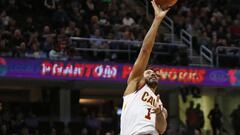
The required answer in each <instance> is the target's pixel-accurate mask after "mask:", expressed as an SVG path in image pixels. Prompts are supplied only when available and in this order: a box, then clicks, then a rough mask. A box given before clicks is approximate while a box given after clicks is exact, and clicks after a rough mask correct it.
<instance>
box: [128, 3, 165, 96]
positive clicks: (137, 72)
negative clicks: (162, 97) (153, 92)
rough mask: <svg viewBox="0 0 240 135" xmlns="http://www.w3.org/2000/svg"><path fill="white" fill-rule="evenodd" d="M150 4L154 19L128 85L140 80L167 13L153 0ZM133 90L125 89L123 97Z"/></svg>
mask: <svg viewBox="0 0 240 135" xmlns="http://www.w3.org/2000/svg"><path fill="white" fill-rule="evenodd" d="M151 3H152V6H153V9H154V12H155V17H154V20H153V23H152V26H151V27H150V29H149V31H148V33H147V34H146V36H145V38H144V40H143V45H142V48H141V50H140V53H139V55H138V57H137V60H136V61H135V63H134V66H133V69H132V71H131V73H130V76H129V78H128V85H129V84H130V83H132V82H133V83H134V84H136V82H138V81H140V80H141V78H142V76H143V72H144V70H145V69H146V67H147V65H148V61H149V57H150V54H151V52H152V48H153V45H154V42H155V38H156V35H157V31H158V27H159V25H160V23H161V21H162V19H163V18H164V17H165V15H166V13H167V11H168V10H165V11H163V10H162V9H161V8H160V7H159V6H158V5H156V3H155V1H154V0H152V2H151ZM135 90H136V89H133V88H127V89H126V90H125V92H124V95H128V94H131V93H133V92H134V91H135Z"/></svg>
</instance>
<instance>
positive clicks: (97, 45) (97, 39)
mask: <svg viewBox="0 0 240 135" xmlns="http://www.w3.org/2000/svg"><path fill="white" fill-rule="evenodd" d="M91 38H92V39H93V40H92V41H91V42H90V43H91V48H93V49H95V51H94V52H93V56H94V57H95V58H101V59H102V58H103V59H105V58H106V55H107V54H106V53H107V52H106V51H105V52H104V53H102V52H99V51H97V49H108V48H109V46H108V44H107V43H106V42H103V41H102V39H103V38H102V34H101V31H100V29H96V30H95V32H94V35H92V36H91ZM100 55H101V56H100Z"/></svg>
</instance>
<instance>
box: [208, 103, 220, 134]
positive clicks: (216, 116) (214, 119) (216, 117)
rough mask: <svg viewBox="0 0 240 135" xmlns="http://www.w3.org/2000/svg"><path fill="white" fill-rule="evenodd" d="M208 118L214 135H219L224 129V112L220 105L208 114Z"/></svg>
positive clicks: (216, 105) (215, 106)
mask: <svg viewBox="0 0 240 135" xmlns="http://www.w3.org/2000/svg"><path fill="white" fill-rule="evenodd" d="M208 118H209V120H210V123H211V126H212V130H213V135H218V134H219V133H218V132H220V130H221V129H222V112H221V111H220V109H219V105H218V104H215V105H214V108H213V109H212V110H211V111H210V113H209V114H208Z"/></svg>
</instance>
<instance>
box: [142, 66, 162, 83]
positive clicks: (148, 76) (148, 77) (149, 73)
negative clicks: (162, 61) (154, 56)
mask: <svg viewBox="0 0 240 135" xmlns="http://www.w3.org/2000/svg"><path fill="white" fill-rule="evenodd" d="M143 76H144V79H145V81H146V83H147V85H149V86H150V87H155V86H156V85H157V84H158V80H159V77H158V75H157V74H156V73H155V72H154V71H153V70H151V69H148V70H146V71H145V72H144V74H143Z"/></svg>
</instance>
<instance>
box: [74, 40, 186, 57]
mask: <svg viewBox="0 0 240 135" xmlns="http://www.w3.org/2000/svg"><path fill="white" fill-rule="evenodd" d="M95 43H98V44H99V43H100V44H99V46H101V44H102V45H107V46H108V47H107V48H101V47H98V48H96V47H92V44H95ZM70 44H71V46H72V47H73V48H74V49H75V50H77V51H85V52H108V53H122V54H125V56H127V58H128V60H129V61H130V60H131V58H132V56H133V54H136V53H138V52H139V49H140V48H141V46H142V41H136V40H135V41H129V40H115V39H99V38H82V37H71V38H70ZM177 48H187V47H186V45H185V44H173V43H160V42H156V43H155V45H154V48H153V51H152V53H153V54H162V55H167V54H168V55H169V54H171V52H172V50H173V49H177Z"/></svg>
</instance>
